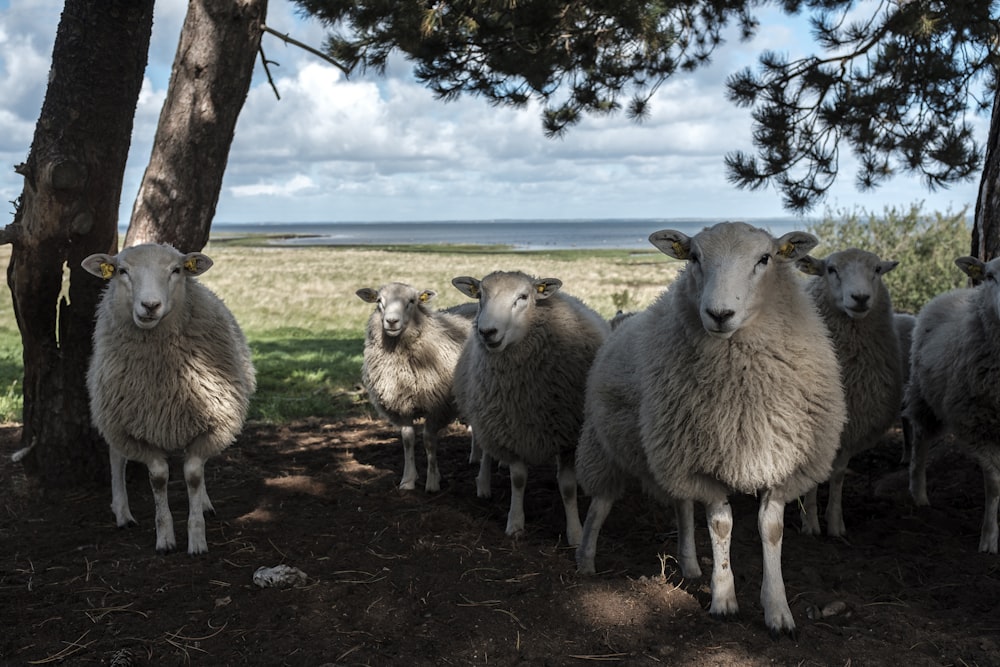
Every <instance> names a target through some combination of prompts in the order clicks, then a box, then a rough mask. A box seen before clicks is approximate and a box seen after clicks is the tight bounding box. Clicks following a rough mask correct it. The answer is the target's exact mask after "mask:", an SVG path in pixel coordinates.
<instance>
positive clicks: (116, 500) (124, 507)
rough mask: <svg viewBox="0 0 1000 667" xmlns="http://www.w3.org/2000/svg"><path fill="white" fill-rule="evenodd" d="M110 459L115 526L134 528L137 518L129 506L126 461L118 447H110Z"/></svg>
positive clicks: (112, 508)
mask: <svg viewBox="0 0 1000 667" xmlns="http://www.w3.org/2000/svg"><path fill="white" fill-rule="evenodd" d="M108 459H109V460H110V462H111V511H112V512H114V514H115V524H116V525H117V526H118V527H119V528H124V527H125V526H134V525H135V524H136V520H135V517H133V516H132V510H131V509H130V508H129V504H128V487H127V486H126V484H125V467H126V466H127V465H128V459H126V458H125V457H124V456H123V455H122V453H121V451H119V449H118V448H117V447H114V446H110V447H108Z"/></svg>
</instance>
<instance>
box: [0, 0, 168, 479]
mask: <svg viewBox="0 0 1000 667" xmlns="http://www.w3.org/2000/svg"><path fill="white" fill-rule="evenodd" d="M152 25H153V0H66V4H65V6H64V8H63V13H62V17H61V18H60V21H59V28H58V31H57V33H56V39H55V46H54V47H53V50H52V68H51V70H50V71H49V82H48V88H47V90H46V92H45V101H44V103H43V104H42V111H41V115H40V116H39V119H38V124H37V125H36V126H35V136H34V138H33V139H32V143H31V151H30V153H29V155H28V159H27V161H26V162H25V163H24V164H20V165H18V166H17V167H16V170H17V172H18V173H20V174H21V175H23V176H24V190H23V191H22V193H21V197H20V201H19V203H18V206H17V211H16V213H15V216H14V222H13V224H11V225H9V226H8V227H7V228H6V229H5V230H4V234H3V240H6V241H9V242H11V243H12V244H13V249H12V253H11V259H10V264H9V266H8V268H7V284H8V285H9V286H10V290H11V295H12V297H13V305H14V312H15V315H16V317H17V324H18V328H19V329H20V332H21V342H22V345H23V350H24V352H23V358H24V387H23V393H24V414H23V419H22V421H23V430H22V437H21V439H22V445H23V446H24V447H30V449H29V450H28V453H27V455H26V457H25V458H24V464H25V467H26V469H27V470H28V472H29V473H32V474H35V475H37V476H38V477H39V479H40V480H41V482H42V484H43V485H44V486H48V487H51V486H57V485H65V484H75V483H80V482H84V481H89V480H98V479H102V478H106V477H107V470H108V458H107V448H106V446H105V445H104V444H103V441H102V440H101V439H100V436H99V435H98V434H97V432H96V431H95V429H94V428H93V427H92V426H91V423H90V410H89V407H88V402H87V389H86V381H85V374H86V367H87V362H88V360H89V359H90V351H91V336H92V334H93V330H94V323H93V321H94V310H95V305H96V302H97V299H98V296H99V293H100V289H101V287H102V286H101V284H100V281H99V280H96V279H94V277H93V276H90V275H89V274H87V273H86V272H85V271H84V270H83V269H82V268H80V262H81V261H82V260H83V258H84V257H86V256H87V255H89V254H91V253H94V252H112V251H114V250H116V246H117V241H118V231H117V229H118V205H119V199H120V197H121V189H122V178H123V174H124V171H125V160H126V157H127V156H128V149H129V143H130V141H131V135H132V122H133V118H134V116H135V108H136V103H137V101H138V99H139V90H140V88H141V85H142V76H143V72H144V70H145V68H146V59H147V56H148V51H149V37H150V33H151V31H152Z"/></svg>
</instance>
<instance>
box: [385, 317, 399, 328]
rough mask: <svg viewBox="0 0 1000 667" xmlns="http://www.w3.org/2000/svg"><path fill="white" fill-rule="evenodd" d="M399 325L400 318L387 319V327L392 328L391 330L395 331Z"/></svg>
mask: <svg viewBox="0 0 1000 667" xmlns="http://www.w3.org/2000/svg"><path fill="white" fill-rule="evenodd" d="M398 324H399V318H398V317H387V318H385V325H386V326H387V327H389V328H391V329H395V328H396V326H397V325H398Z"/></svg>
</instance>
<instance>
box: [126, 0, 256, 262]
mask: <svg viewBox="0 0 1000 667" xmlns="http://www.w3.org/2000/svg"><path fill="white" fill-rule="evenodd" d="M266 14H267V0H236V1H234V0H191V1H190V2H189V3H188V11H187V16H186V17H185V19H184V27H183V29H182V30H181V38H180V44H179V45H178V47H177V55H176V57H175V59H174V65H173V70H172V72H171V74H170V85H169V88H168V90H167V99H166V100H165V101H164V104H163V110H162V111H161V112H160V121H159V125H158V126H157V128H156V138H155V140H154V143H153V152H152V155H151V157H150V160H149V166H148V167H147V168H146V172H145V174H144V175H143V178H142V184H141V185H140V186H139V194H138V196H137V197H136V200H135V206H134V207H133V209H132V218H131V221H130V223H129V228H128V232H127V233H126V234H125V246H132V245H136V244H139V243H170V244H171V245H173V246H175V247H176V248H178V249H179V250H181V251H182V252H192V251H196V250H201V249H202V248H204V246H205V244H206V243H207V242H208V235H209V230H210V228H211V224H212V219H213V218H214V217H215V207H216V205H217V204H218V201H219V192H220V190H221V189H222V177H223V175H224V173H225V170H226V163H227V161H228V159H229V148H230V146H231V145H232V141H233V135H234V133H235V130H236V121H237V119H238V117H239V114H240V111H241V110H242V108H243V103H244V102H245V101H246V97H247V93H248V92H249V90H250V80H251V78H252V76H253V66H254V61H255V60H256V57H257V52H258V50H259V47H260V37H261V34H262V32H263V24H264V20H265V17H266Z"/></svg>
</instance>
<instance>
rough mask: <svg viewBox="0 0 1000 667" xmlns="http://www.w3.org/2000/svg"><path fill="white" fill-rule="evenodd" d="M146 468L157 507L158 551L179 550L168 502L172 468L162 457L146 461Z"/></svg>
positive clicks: (154, 457) (163, 552) (162, 552)
mask: <svg viewBox="0 0 1000 667" xmlns="http://www.w3.org/2000/svg"><path fill="white" fill-rule="evenodd" d="M146 466H147V467H148V468H149V486H150V487H151V488H152V489H153V504H154V505H155V507H156V551H157V553H161V554H165V553H169V552H171V551H173V550H174V549H176V548H177V539H176V538H175V537H174V518H173V517H172V516H171V515H170V503H169V502H168V501H167V482H168V481H169V480H170V466H168V465H167V460H166V459H165V458H164V457H162V456H152V457H151V458H150V459H149V460H147V461H146Z"/></svg>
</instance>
